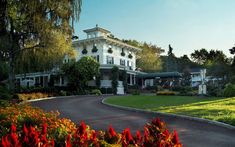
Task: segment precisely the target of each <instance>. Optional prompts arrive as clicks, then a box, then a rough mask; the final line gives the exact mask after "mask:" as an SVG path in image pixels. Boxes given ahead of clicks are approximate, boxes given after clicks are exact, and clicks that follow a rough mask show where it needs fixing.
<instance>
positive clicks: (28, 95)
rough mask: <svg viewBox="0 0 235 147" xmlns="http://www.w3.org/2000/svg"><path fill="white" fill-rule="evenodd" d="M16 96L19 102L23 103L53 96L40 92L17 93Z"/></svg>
mask: <svg viewBox="0 0 235 147" xmlns="http://www.w3.org/2000/svg"><path fill="white" fill-rule="evenodd" d="M17 96H18V98H19V100H20V101H25V100H32V99H38V98H45V97H50V96H53V94H52V93H51V94H50V93H42V92H33V93H19V94H17Z"/></svg>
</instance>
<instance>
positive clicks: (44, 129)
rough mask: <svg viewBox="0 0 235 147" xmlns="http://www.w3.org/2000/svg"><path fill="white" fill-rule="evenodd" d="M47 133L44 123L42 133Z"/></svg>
mask: <svg viewBox="0 0 235 147" xmlns="http://www.w3.org/2000/svg"><path fill="white" fill-rule="evenodd" d="M46 133H47V124H46V123H44V124H43V126H42V134H46Z"/></svg>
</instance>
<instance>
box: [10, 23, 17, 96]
mask: <svg viewBox="0 0 235 147" xmlns="http://www.w3.org/2000/svg"><path fill="white" fill-rule="evenodd" d="M10 28H11V29H10V35H9V40H10V43H11V47H10V48H9V63H8V64H9V72H8V80H9V90H10V91H11V92H14V90H15V74H14V48H15V47H16V45H15V44H16V39H15V33H14V26H13V22H12V20H10Z"/></svg>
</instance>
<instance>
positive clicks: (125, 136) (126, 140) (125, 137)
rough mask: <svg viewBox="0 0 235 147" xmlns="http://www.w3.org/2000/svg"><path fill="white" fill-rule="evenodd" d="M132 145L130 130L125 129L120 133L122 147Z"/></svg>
mask: <svg viewBox="0 0 235 147" xmlns="http://www.w3.org/2000/svg"><path fill="white" fill-rule="evenodd" d="M131 143H133V137H132V136H131V132H130V128H126V129H125V130H124V131H123V133H122V146H123V147H127V146H128V145H129V144H131Z"/></svg>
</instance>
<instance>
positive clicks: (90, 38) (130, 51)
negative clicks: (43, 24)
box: [16, 25, 141, 94]
mask: <svg viewBox="0 0 235 147" xmlns="http://www.w3.org/2000/svg"><path fill="white" fill-rule="evenodd" d="M84 32H85V33H86V35H87V37H86V38H85V39H82V40H76V41H73V47H74V49H75V50H76V52H77V56H76V61H78V60H80V59H81V58H82V57H84V56H91V57H93V58H94V59H95V60H96V61H97V62H99V63H100V72H101V85H100V87H101V88H111V87H112V84H111V69H112V68H113V67H114V66H117V67H118V68H119V70H125V71H126V72H127V84H128V85H134V84H136V75H137V71H136V70H135V69H136V54H137V52H138V51H141V49H140V48H137V47H134V46H131V45H128V44H126V43H123V42H122V41H120V40H118V39H115V38H113V37H112V34H111V32H110V31H108V30H106V29H103V28H100V27H98V25H96V27H94V28H91V29H87V30H84ZM70 60H71V59H70V58H69V57H68V56H65V58H64V62H65V63H66V62H70ZM55 74H56V73H55V72H53V71H49V72H38V73H27V74H21V75H16V80H17V83H18V84H19V85H21V86H35V85H40V86H48V83H49V82H50V79H51V77H52V76H53V75H55ZM67 82H68V81H67V79H66V76H60V77H59V78H57V79H55V81H54V85H56V86H66V85H67ZM88 84H89V85H90V86H93V85H95V81H94V80H93V81H89V83H88ZM117 93H118V94H124V88H123V81H118V88H117Z"/></svg>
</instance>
